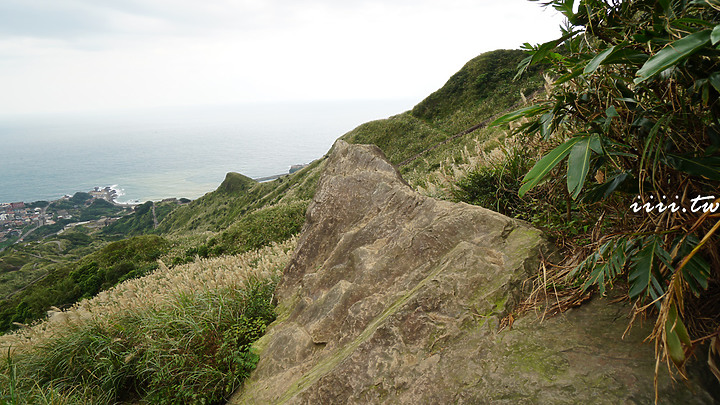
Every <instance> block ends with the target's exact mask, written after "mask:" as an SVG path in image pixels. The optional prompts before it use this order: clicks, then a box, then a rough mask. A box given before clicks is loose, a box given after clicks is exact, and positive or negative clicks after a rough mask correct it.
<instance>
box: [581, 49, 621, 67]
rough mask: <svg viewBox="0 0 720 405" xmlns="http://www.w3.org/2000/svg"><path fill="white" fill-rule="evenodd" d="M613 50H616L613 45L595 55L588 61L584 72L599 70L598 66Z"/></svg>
mask: <svg viewBox="0 0 720 405" xmlns="http://www.w3.org/2000/svg"><path fill="white" fill-rule="evenodd" d="M613 51H615V47H614V46H611V47H610V48H608V49H606V50H604V51H602V52H600V53H599V54H597V55H595V57H594V58H592V60H591V61H590V62H588V64H587V65H586V66H585V70H583V73H584V74H588V73H592V72H594V71H595V70H597V68H598V66H600V64H601V63H602V62H603V61H604V60H605V58H607V57H608V56H610V54H611V53H613Z"/></svg>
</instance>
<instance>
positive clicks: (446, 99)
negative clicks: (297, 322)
mask: <svg viewBox="0 0 720 405" xmlns="http://www.w3.org/2000/svg"><path fill="white" fill-rule="evenodd" d="M521 58H522V53H521V52H520V51H494V52H490V53H486V54H483V55H480V56H478V57H477V58H475V59H473V60H471V61H470V62H468V63H467V64H466V65H465V66H464V67H463V68H462V69H461V70H460V71H459V72H458V73H457V74H455V75H453V76H452V77H451V78H450V80H448V82H447V83H446V84H445V86H443V87H442V88H441V89H439V90H438V91H436V92H435V93H433V94H432V95H430V96H429V97H428V98H427V99H425V100H423V101H422V102H421V103H420V104H418V105H417V106H416V107H415V108H413V109H412V110H411V111H407V112H405V113H402V114H399V115H396V116H394V117H390V118H388V119H384V120H378V121H373V122H369V123H366V124H363V125H361V126H359V127H358V128H356V129H354V130H353V131H350V132H349V133H347V134H345V135H344V136H343V137H342V139H345V140H347V141H349V142H351V143H373V144H376V145H378V146H379V147H380V148H381V149H383V151H384V152H385V153H386V155H387V156H388V157H389V159H390V160H391V161H392V162H393V163H396V164H398V163H400V162H403V161H405V160H407V159H409V158H411V157H414V156H415V155H417V154H418V153H421V152H423V151H426V150H428V149H429V148H431V147H434V146H437V145H438V143H441V142H443V141H446V140H448V139H450V138H452V137H453V136H454V135H456V134H458V133H460V132H463V131H465V130H467V129H468V128H470V127H473V126H475V125H477V124H480V123H482V122H483V121H485V120H487V119H489V118H490V117H492V116H494V115H496V114H498V113H500V112H502V111H504V110H506V109H508V108H510V107H512V106H513V105H514V104H515V103H517V102H518V101H520V99H521V96H520V93H523V94H525V95H527V94H529V93H531V92H532V91H534V90H535V89H537V88H539V87H540V86H541V84H542V80H541V79H540V78H539V75H537V74H535V75H534V76H530V77H529V78H524V79H523V80H521V81H517V82H515V81H511V79H512V76H513V74H514V71H515V66H516V65H517V63H518V62H519V61H520V59H521ZM501 136H503V134H502V133H501V132H500V131H499V130H496V129H487V128H481V129H478V130H476V131H473V132H472V133H470V134H468V135H464V136H461V137H457V138H456V139H452V141H450V142H448V143H446V144H444V145H441V146H439V147H436V148H434V149H432V150H428V151H427V153H424V154H423V155H422V156H421V158H418V159H414V160H413V161H411V162H408V163H407V164H405V165H403V167H402V168H401V171H402V173H403V175H404V176H406V178H408V179H409V181H410V182H411V184H412V183H413V182H414V183H415V184H422V182H423V181H424V179H426V178H428V177H429V176H430V174H431V173H434V172H435V171H437V169H438V167H439V166H440V165H441V164H442V163H443V162H447V161H448V160H450V161H451V162H455V161H459V160H462V159H466V158H467V154H463V153H462V152H463V151H464V150H465V149H467V148H468V147H469V146H474V145H476V144H477V142H479V141H480V142H484V145H485V146H486V147H488V148H491V147H493V146H494V145H497V144H498V142H497V141H496V140H495V139H496V138H498V137H501ZM323 166H324V158H322V159H319V160H317V161H316V162H314V163H313V164H311V165H310V166H308V167H306V168H304V169H303V170H300V171H298V172H296V173H294V174H292V175H288V176H284V177H282V178H280V179H277V180H274V181H271V182H266V183H257V182H255V181H253V180H252V179H249V178H248V177H246V176H243V175H240V174H237V173H229V174H228V175H227V177H226V179H225V181H223V183H222V184H221V185H220V187H218V189H217V190H215V191H213V192H211V193H208V194H206V195H205V196H203V197H201V198H199V199H197V200H195V201H193V202H191V203H189V204H186V205H182V206H179V207H177V208H175V209H174V210H172V212H163V215H162V217H161V218H159V219H160V220H161V222H160V224H159V227H158V228H157V229H152V230H151V229H150V226H149V224H150V222H149V219H148V218H149V216H148V210H147V209H142V210H140V212H136V213H135V214H132V216H134V218H133V217H132V216H131V217H129V218H126V219H124V220H123V221H122V222H121V223H120V224H119V225H122V228H128V229H131V230H132V231H133V232H136V231H137V232H138V233H143V232H144V233H150V232H152V233H157V234H159V235H161V237H158V236H154V235H147V236H144V237H141V238H148V237H149V238H156V239H153V240H152V241H150V240H141V238H138V239H136V241H137V242H138V243H131V245H138V247H133V246H124V245H123V246H121V247H120V250H123V251H127V252H133V251H134V253H132V254H135V253H140V252H142V250H143V249H141V248H139V247H140V246H145V245H154V246H155V247H157V249H152V251H151V252H145V253H148V255H146V256H147V257H142V258H140V257H139V256H138V258H139V259H142V260H139V261H140V262H139V263H133V265H134V266H133V267H134V268H135V269H138V270H142V268H143V265H144V264H145V263H148V264H149V261H146V260H152V259H154V258H155V257H157V255H159V254H162V255H163V256H162V257H163V260H165V261H166V262H169V261H167V260H166V259H168V260H170V261H174V260H173V259H180V260H179V261H178V263H183V262H184V261H183V260H186V259H192V260H194V257H195V254H198V255H200V253H201V251H203V250H204V253H207V254H208V255H209V256H212V255H217V254H223V253H239V252H242V251H245V250H250V249H254V248H257V247H259V246H262V245H265V244H268V243H270V242H273V241H281V240H285V239H287V238H288V237H289V236H291V235H293V234H295V233H297V232H298V231H299V229H300V227H301V225H302V222H303V220H304V210H305V207H306V206H307V203H308V202H309V201H310V199H311V198H312V196H313V195H314V192H315V188H316V185H317V182H318V179H319V176H320V174H321V171H322V168H323ZM156 209H157V207H156ZM168 240H169V241H171V245H172V246H168V244H166V241H168ZM115 246H120V245H115ZM168 251H169V253H168ZM163 252H165V253H163ZM112 256H113V252H112V251H109V250H108V249H107V248H105V249H103V250H98V253H95V254H93V255H91V256H88V257H86V258H84V259H81V260H79V261H77V262H76V263H74V264H73V265H72V266H62V267H61V270H60V271H57V272H54V273H51V274H50V275H48V277H46V278H45V279H44V280H43V281H42V282H41V283H38V285H37V287H39V288H42V289H44V290H46V291H55V292H56V293H58V294H60V292H63V291H65V292H67V291H72V292H73V293H80V294H81V293H83V292H84V288H83V287H91V288H92V287H95V286H96V284H98V283H101V284H102V283H103V281H105V282H108V283H109V280H106V279H108V277H107V276H113V275H114V274H113V273H114V272H115V270H118V269H114V268H113V267H112V266H113V265H114V264H119V262H123V261H128V259H129V258H124V259H123V258H120V257H117V258H114V259H113V257H112ZM141 256H142V255H141ZM106 259H107V260H106ZM116 259H117V260H116ZM258 260H260V261H262V260H264V259H258ZM93 263H96V264H97V265H96V266H93V265H92V264H93ZM195 263H198V264H202V263H203V262H197V261H196V262H195ZM5 264H6V267H10V266H17V265H20V264H21V263H20V262H19V261H17V263H5ZM22 265H25V266H27V263H23V264H22ZM95 268H98V269H95ZM93 269H94V270H93ZM86 270H87V271H86ZM97 270H100V271H99V272H98V271H97ZM172 270H174V269H171V271H172ZM93 271H94V273H93ZM95 275H98V277H94V276H95ZM98 278H99V279H98ZM53 281H56V283H55V284H53ZM28 292H30V291H28ZM39 293H40V290H38V291H33V292H32V296H33V297H34V298H35V300H34V301H35V302H40V301H42V300H41V299H40V298H41V297H40V296H38V294H39ZM60 295H63V294H60ZM62 298H66V297H65V296H63V297H62ZM35 302H33V303H35ZM63 303H66V302H63ZM21 304H22V301H21V300H20V296H15V297H14V299H13V303H12V304H11V305H9V306H8V308H6V309H7V311H8V312H11V311H12V312H14V313H16V312H17V311H18V310H19V309H23V308H19V306H21ZM50 304H51V303H50V302H47V305H50ZM27 309H28V310H33V309H34V310H36V311H37V310H38V309H39V308H37V307H34V308H30V307H28V308H27Z"/></svg>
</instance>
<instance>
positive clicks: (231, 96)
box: [0, 0, 561, 115]
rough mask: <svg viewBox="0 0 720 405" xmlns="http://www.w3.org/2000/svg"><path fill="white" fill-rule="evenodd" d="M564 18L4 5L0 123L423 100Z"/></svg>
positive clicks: (490, 6) (181, 3)
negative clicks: (39, 116) (49, 115)
mask: <svg viewBox="0 0 720 405" xmlns="http://www.w3.org/2000/svg"><path fill="white" fill-rule="evenodd" d="M560 23H561V18H560V16H559V15H558V14H557V13H555V12H554V11H552V10H545V9H543V8H541V7H540V6H539V5H538V3H532V2H528V1H526V0H443V1H440V0H384V1H379V0H378V1H371V0H367V1H366V0H335V1H331V0H314V1H313V0H0V115H13V114H26V113H39V112H64V111H93V110H113V109H139V108H146V107H158V106H175V105H208V104H226V103H236V102H258V101H263V102H265V101H270V102H272V101H301V100H334V99H343V100H352V99H417V100H418V101H419V100H420V99H422V98H423V97H425V96H427V95H428V94H429V93H431V92H432V91H434V90H436V89H438V88H439V87H440V86H442V85H443V83H444V82H445V81H446V80H447V79H448V78H449V77H450V75H452V74H453V73H455V72H456V71H457V70H459V69H460V68H461V67H462V65H463V64H464V63H465V62H467V61H468V60H470V59H471V58H473V57H475V56H477V55H479V54H480V53H482V52H486V51H490V50H493V49H500V48H505V49H508V48H518V47H519V46H520V45H521V44H522V43H524V42H532V43H538V42H544V41H547V40H550V39H554V38H556V37H558V36H559V35H558V33H559V28H558V26H559V25H560Z"/></svg>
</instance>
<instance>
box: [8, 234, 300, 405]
mask: <svg viewBox="0 0 720 405" xmlns="http://www.w3.org/2000/svg"><path fill="white" fill-rule="evenodd" d="M294 244H295V240H294V239H292V240H289V241H287V242H285V243H283V244H274V245H272V246H269V247H266V248H263V249H260V250H257V251H253V252H248V253H245V254H242V255H238V256H223V257H219V258H215V259H208V260H197V261H196V262H194V263H189V264H186V265H182V266H177V267H174V268H168V267H166V266H165V265H164V264H162V263H160V268H159V269H158V270H156V271H155V272H154V273H152V274H150V275H148V276H145V277H142V278H139V279H133V280H128V281H126V282H124V283H122V284H120V285H118V286H116V287H114V288H112V289H111V290H108V291H106V292H103V293H101V294H99V295H98V296H96V297H95V298H93V299H90V300H84V301H82V302H80V303H78V304H76V305H75V306H74V307H73V308H72V309H70V310H68V311H62V312H60V311H58V312H55V313H53V314H52V316H51V317H50V319H49V320H47V321H44V322H41V323H38V324H36V325H34V326H32V327H30V328H27V329H25V330H23V331H20V332H18V333H15V334H13V335H6V336H3V337H2V338H1V339H0V349H2V350H3V351H4V352H5V353H6V354H7V355H6V358H5V361H4V364H2V366H1V370H2V374H0V386H1V387H3V388H2V391H0V403H10V404H15V403H17V404H35V403H53V404H65V403H67V404H71V403H72V404H76V403H88V404H89V403H92V404H111V403H117V402H137V401H144V402H147V403H154V404H178V403H183V404H214V403H221V402H222V401H223V400H224V398H226V397H227V396H228V395H229V394H231V393H232V392H233V391H234V390H235V389H237V387H238V386H239V385H240V384H241V383H242V380H243V379H244V378H245V377H247V376H248V375H249V373H250V371H251V370H252V369H253V368H254V367H255V364H256V362H257V360H258V358H257V356H256V355H255V354H254V353H253V352H252V350H251V344H252V342H253V341H255V340H256V339H257V338H259V337H260V336H261V335H262V334H263V333H264V331H265V328H266V326H267V325H268V324H269V323H270V322H272V321H273V320H274V318H275V313H274V306H273V303H272V294H273V290H274V287H275V282H276V281H277V279H278V277H279V274H280V271H281V270H282V268H283V267H284V266H285V265H286V264H287V262H288V261H289V258H290V255H291V251H292V249H293V248H294Z"/></svg>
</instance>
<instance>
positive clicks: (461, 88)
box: [342, 50, 542, 183]
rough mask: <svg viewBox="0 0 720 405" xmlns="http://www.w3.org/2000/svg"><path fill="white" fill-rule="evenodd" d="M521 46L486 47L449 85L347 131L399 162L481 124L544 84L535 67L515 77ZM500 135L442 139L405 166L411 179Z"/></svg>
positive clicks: (491, 131) (496, 132) (352, 139)
mask: <svg viewBox="0 0 720 405" xmlns="http://www.w3.org/2000/svg"><path fill="white" fill-rule="evenodd" d="M523 55H524V54H523V52H522V51H519V50H497V51H492V52H487V53H484V54H482V55H480V56H478V57H476V58H474V59H472V60H471V61H469V62H468V63H467V64H465V66H463V68H462V69H461V70H460V71H458V72H457V73H456V74H454V75H453V76H452V77H451V78H450V79H449V80H448V81H447V83H445V85H444V86H443V87H442V88H440V89H439V90H438V91H436V92H434V93H433V94H431V95H430V96H429V97H427V98H426V99H425V100H423V101H422V102H420V103H419V104H418V105H416V106H415V107H414V108H413V109H412V110H410V111H407V112H404V113H402V114H399V115H395V116H393V117H390V118H388V119H384V120H378V121H372V122H368V123H366V124H363V125H360V126H359V127H357V128H355V129H354V130H352V131H350V132H348V133H347V134H345V135H343V137H342V139H344V140H346V141H348V142H351V143H372V144H375V145H377V146H379V147H380V149H382V150H383V152H385V154H386V155H387V156H388V158H389V159H390V161H391V162H393V163H395V164H400V163H402V162H404V161H406V160H407V159H410V158H412V157H413V156H416V155H417V154H418V153H420V152H422V151H424V150H425V149H427V148H429V147H431V146H433V145H435V144H438V143H440V142H443V141H445V140H447V139H448V138H450V137H452V136H453V135H455V134H458V133H461V132H463V131H465V130H468V129H469V128H471V127H473V126H475V125H478V124H480V123H482V122H484V121H486V120H488V119H489V118H491V117H493V116H494V115H496V114H498V113H500V112H502V111H504V110H506V109H508V108H511V107H512V106H513V105H515V104H516V103H518V102H519V101H521V96H520V93H523V95H526V96H527V95H529V94H530V93H532V92H534V91H535V90H537V89H538V88H540V87H541V86H542V79H541V77H540V75H539V74H537V72H536V71H535V72H531V74H530V75H526V76H525V77H523V78H522V79H520V80H517V81H513V77H514V75H515V73H516V66H517V65H518V63H519V62H520V60H521V59H522V58H523V57H524V56H523ZM499 136H502V133H501V132H500V131H499V130H498V129H487V128H482V129H478V130H476V131H474V132H473V133H472V134H469V135H467V136H463V137H459V138H457V139H455V140H452V141H451V142H448V143H447V144H445V145H442V146H440V147H438V148H436V149H434V150H432V151H429V152H428V153H426V154H423V155H422V157H421V158H419V159H415V160H414V161H412V162H408V163H407V164H404V165H403V166H402V167H401V172H402V173H403V175H404V176H406V177H409V180H410V181H411V183H412V182H413V181H421V180H422V177H423V176H425V175H426V174H428V173H429V172H432V171H433V170H435V169H437V168H438V167H439V165H440V162H442V161H444V160H446V159H448V158H450V159H461V151H462V150H463V149H464V148H465V147H467V146H468V145H470V144H471V143H474V142H475V140H481V141H485V140H488V139H492V138H497V137H499Z"/></svg>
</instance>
